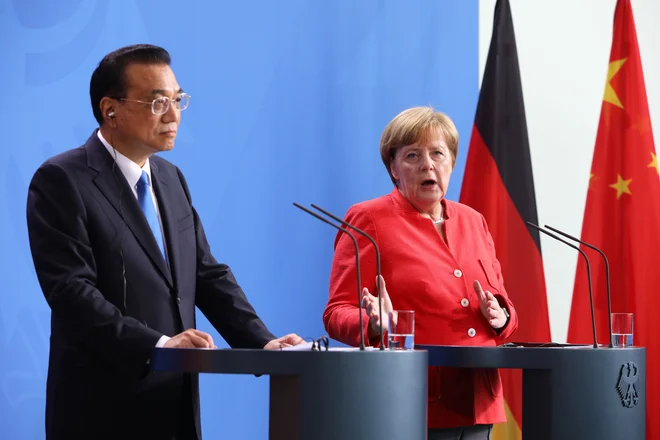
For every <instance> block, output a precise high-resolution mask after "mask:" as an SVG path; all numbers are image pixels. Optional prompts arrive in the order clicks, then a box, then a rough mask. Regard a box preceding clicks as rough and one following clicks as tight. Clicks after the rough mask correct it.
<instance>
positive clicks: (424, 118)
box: [380, 107, 458, 185]
mask: <svg viewBox="0 0 660 440" xmlns="http://www.w3.org/2000/svg"><path fill="white" fill-rule="evenodd" d="M438 132H439V133H440V134H442V137H443V138H444V140H445V142H446V143H447V147H448V148H449V151H450V152H451V155H452V168H453V167H454V166H455V165H456V155H457V154H458V130H456V126H455V125H454V123H453V122H452V120H451V119H450V118H449V116H447V115H445V114H444V113H441V112H438V111H435V110H434V109H433V108H432V107H412V108H409V109H407V110H404V111H402V112H401V113H399V114H398V115H396V116H395V117H394V119H392V120H391V121H390V122H389V123H388V124H387V126H386V127H385V130H383V134H382V136H381V138H380V157H381V159H382V160H383V164H385V168H386V169H387V173H388V174H389V175H390V179H392V182H393V183H394V184H395V185H396V179H394V176H392V169H391V165H392V160H394V157H395V156H396V153H397V151H398V150H399V149H400V148H401V147H405V146H406V145H411V144H414V143H417V142H426V141H427V140H429V138H432V137H434V136H435V135H437V134H438Z"/></svg>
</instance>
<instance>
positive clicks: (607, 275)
mask: <svg viewBox="0 0 660 440" xmlns="http://www.w3.org/2000/svg"><path fill="white" fill-rule="evenodd" d="M544 227H545V228H547V229H550V230H551V231H553V232H556V233H557V234H559V235H563V236H564V237H566V238H570V239H571V240H573V241H577V242H578V243H581V244H583V245H585V246H586V247H588V248H589V249H593V250H595V251H596V252H598V253H599V254H600V255H601V256H602V257H603V260H605V282H606V285H607V324H608V327H609V337H610V344H609V348H614V345H613V344H612V301H611V299H610V298H611V296H610V262H609V261H607V257H606V256H605V252H603V251H601V250H600V249H598V248H597V247H596V246H594V245H593V244H589V243H586V242H584V241H582V240H580V239H578V238H576V237H573V236H572V235H569V234H567V233H566V232H562V231H560V230H558V229H555V228H553V227H552V226H548V225H544Z"/></svg>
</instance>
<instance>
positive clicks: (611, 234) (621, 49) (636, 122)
mask: <svg viewBox="0 0 660 440" xmlns="http://www.w3.org/2000/svg"><path fill="white" fill-rule="evenodd" d="M567 160H570V159H567ZM582 240H583V241H586V242H587V243H591V244H593V245H595V246H597V247H599V248H600V249H602V250H603V252H605V254H606V255H607V258H608V260H609V262H610V276H611V295H612V311H613V312H632V313H634V341H633V343H634V345H639V346H644V347H646V349H647V351H646V356H647V357H646V362H647V363H646V373H647V374H646V387H647V389H646V405H647V406H646V410H647V413H646V414H647V417H646V424H647V427H646V432H647V438H649V439H660V417H658V416H659V415H660V376H659V375H658V371H659V369H660V356H659V355H660V351H659V350H660V315H658V312H659V311H660V296H659V294H658V288H659V286H660V270H658V267H657V257H656V253H657V252H658V249H660V179H659V178H658V159H657V157H656V155H655V146H654V143H653V132H652V130H651V121H650V119H649V109H648V104H647V101H646V89H645V86H644V75H643V73H642V61H641V58H640V55H639V47H638V45H637V36H636V31H635V21H634V18H633V11H632V7H631V5H630V1H629V0H618V1H617V4H616V10H615V13H614V33H613V39H612V50H611V53H610V62H609V66H608V69H607V81H606V83H605V93H604V96H603V103H602V109H601V113H600V122H599V126H598V134H597V137H596V146H595V150H594V156H593V161H592V165H591V174H590V178H589V189H588V192H587V203H586V207H585V213H584V221H583V224H582ZM582 249H583V250H584V251H585V252H587V255H588V256H589V257H590V258H589V259H590V261H591V268H592V269H591V270H592V279H593V282H594V284H593V291H594V301H595V311H596V328H597V331H598V342H599V343H600V344H609V341H608V326H609V324H608V316H607V297H606V292H607V288H606V277H605V264H604V262H603V260H602V258H601V257H600V256H599V255H598V254H597V253H595V252H594V251H592V250H589V249H588V248H586V247H584V246H583V247H582ZM586 276H587V275H586V268H585V264H584V261H583V259H582V258H580V259H579V260H578V265H577V275H576V277H575V287H574V291H573V303H572V306H571V317H570V324H569V329H568V341H569V342H576V343H585V344H588V343H590V342H591V343H593V333H592V327H591V314H590V306H589V291H588V288H587V278H586ZM649 415H654V416H655V417H654V418H651V417H649Z"/></svg>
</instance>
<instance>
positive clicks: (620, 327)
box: [612, 313, 633, 347]
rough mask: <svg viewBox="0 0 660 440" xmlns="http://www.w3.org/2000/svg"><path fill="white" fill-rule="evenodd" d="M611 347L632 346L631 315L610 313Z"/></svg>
mask: <svg viewBox="0 0 660 440" xmlns="http://www.w3.org/2000/svg"><path fill="white" fill-rule="evenodd" d="M612 345H613V346H614V347H631V346H632V345H633V314H632V313H612Z"/></svg>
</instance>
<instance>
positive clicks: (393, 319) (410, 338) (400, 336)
mask: <svg viewBox="0 0 660 440" xmlns="http://www.w3.org/2000/svg"><path fill="white" fill-rule="evenodd" d="M387 346H388V348H389V349H390V350H412V349H413V348H414V347H415V312H414V311H412V310H393V311H391V312H390V313H389V315H388V323H387Z"/></svg>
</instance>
